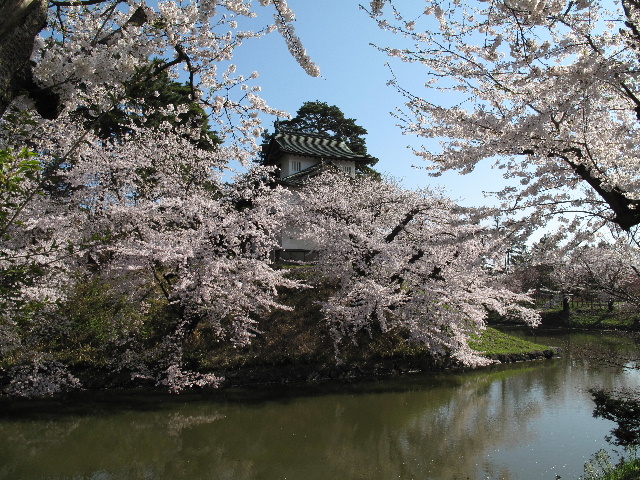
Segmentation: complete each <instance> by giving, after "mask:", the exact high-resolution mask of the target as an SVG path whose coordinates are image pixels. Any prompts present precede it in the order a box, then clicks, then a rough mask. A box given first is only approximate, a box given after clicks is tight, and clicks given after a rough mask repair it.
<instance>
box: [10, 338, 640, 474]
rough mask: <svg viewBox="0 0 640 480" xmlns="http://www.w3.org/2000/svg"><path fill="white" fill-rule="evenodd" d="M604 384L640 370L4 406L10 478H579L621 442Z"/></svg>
mask: <svg viewBox="0 0 640 480" xmlns="http://www.w3.org/2000/svg"><path fill="white" fill-rule="evenodd" d="M535 340H537V341H538V342H542V343H544V344H549V345H561V344H565V343H566V344H567V345H570V346H572V347H576V346H580V345H583V344H584V343H585V342H594V341H595V342H597V343H598V344H600V345H606V346H608V347H610V348H620V346H621V345H622V346H625V348H626V347H630V346H633V345H634V342H633V340H632V339H630V338H628V337H622V338H620V337H612V336H608V335H598V334H596V335H593V334H572V335H556V336H543V335H539V336H538V337H537V338H536V339H535ZM596 386H601V387H608V388H612V387H621V386H640V375H638V372H636V371H632V372H627V371H623V370H621V369H611V368H604V367H603V366H601V365H598V364H595V363H593V362H588V361H584V360H579V359H577V358H575V357H574V356H572V355H570V354H568V353H567V354H565V355H564V356H563V357H562V358H559V359H553V360H548V361H536V362H527V363H519V364H514V365H507V366H497V367H491V368H488V369H482V370H477V371H469V372H459V373H444V374H437V375H424V374H419V375H407V376H402V377H397V378H392V379H384V380H376V381H359V382H355V383H331V384H322V385H313V386H286V387H285V386H280V387H272V388H260V389H254V390H246V389H228V390H222V391H219V392H215V393H213V394H209V395H206V396H205V395H194V394H189V395H186V396H184V395H182V396H171V397H167V396H163V395H140V394H138V395H134V394H120V395H114V394H100V395H95V394H93V395H90V396H82V397H80V398H75V399H74V400H73V401H71V400H65V401H61V400H58V401H45V402H43V401H38V402H28V403H21V404H12V405H4V406H3V411H2V413H0V479H12V480H32V479H74V480H79V479H93V480H116V479H117V480H121V479H154V480H155V479H163V480H164V479H167V480H169V479H189V480H200V479H216V480H218V479H230V480H243V479H247V480H248V479H252V480H254V479H255V480H269V479H305V480H306V479H323V480H325V479H367V480H375V479H384V480H389V479H466V478H470V479H484V478H487V479H518V480H520V479H550V480H555V479H556V475H560V476H561V477H562V479H576V478H578V477H579V476H580V474H581V473H582V468H583V464H584V462H585V461H586V460H587V459H588V458H589V456H590V455H591V454H593V453H595V452H596V451H597V450H598V449H600V448H608V449H609V450H611V448H610V446H609V445H608V444H607V443H606V441H605V439H604V437H605V435H606V434H607V433H608V432H609V430H610V429H611V427H612V426H613V424H612V423H611V422H608V421H605V420H602V419H594V418H593V417H592V415H591V412H592V409H593V404H592V402H591V400H590V397H589V394H588V393H587V392H586V389H587V388H589V387H596Z"/></svg>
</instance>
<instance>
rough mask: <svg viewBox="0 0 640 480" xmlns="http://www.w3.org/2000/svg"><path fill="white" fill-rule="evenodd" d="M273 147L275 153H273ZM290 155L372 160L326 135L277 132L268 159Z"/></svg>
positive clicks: (340, 140)
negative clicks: (284, 154)
mask: <svg viewBox="0 0 640 480" xmlns="http://www.w3.org/2000/svg"><path fill="white" fill-rule="evenodd" d="M274 147H275V148H277V151H274ZM281 153H292V154H295V155H304V156H308V157H320V158H323V159H333V160H356V161H357V160H364V161H367V162H368V161H370V160H373V158H372V157H370V156H369V155H359V154H357V153H353V152H352V151H351V149H350V148H349V147H348V146H347V144H346V143H345V142H344V140H342V139H340V138H336V137H330V136H327V135H318V134H312V133H299V132H278V133H277V134H276V135H275V136H274V137H273V140H272V142H271V144H270V145H269V153H268V156H269V157H273V156H278V155H279V154H281Z"/></svg>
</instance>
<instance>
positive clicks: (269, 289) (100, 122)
mask: <svg viewBox="0 0 640 480" xmlns="http://www.w3.org/2000/svg"><path fill="white" fill-rule="evenodd" d="M254 4H255V2H249V1H241V0H220V1H207V2H174V1H165V2H159V3H156V2H148V3H147V2H144V1H132V2H126V3H125V2H120V1H116V0H114V1H94V0H91V1H83V0H81V1H71V2H66V1H52V2H50V3H49V9H48V19H47V27H46V29H45V30H43V31H42V33H41V34H40V35H39V36H37V37H36V38H35V46H34V49H33V52H32V54H31V62H32V63H29V65H28V72H27V73H26V75H28V76H29V78H30V81H31V82H32V83H33V85H35V87H34V88H31V86H29V88H25V89H18V90H12V91H11V92H7V96H6V98H4V97H3V102H5V103H3V104H2V105H1V107H2V113H3V115H2V118H1V119H0V132H1V133H0V149H1V151H2V152H3V155H4V154H5V153H6V155H5V156H6V158H8V159H10V160H11V162H10V161H7V162H4V160H3V168H4V166H5V164H7V165H8V167H7V168H9V167H11V165H12V164H13V163H16V161H17V160H16V159H19V158H20V157H19V154H17V153H16V152H21V151H23V149H24V148H28V151H30V152H33V153H34V155H35V156H34V157H33V158H34V159H35V161H36V162H37V165H35V164H34V165H33V166H34V169H32V170H28V169H27V170H25V171H27V172H32V173H33V174H30V175H29V176H27V177H25V178H20V179H16V180H15V181H14V182H13V184H14V185H15V186H16V192H18V193H19V195H18V197H20V198H19V199H18V200H19V201H14V200H12V201H7V202H4V203H3V205H2V206H1V207H2V208H3V210H2V212H3V222H4V220H5V219H9V220H10V221H8V222H5V223H6V225H5V224H4V223H3V226H2V228H3V231H2V235H3V239H2V240H3V245H2V247H3V251H2V256H1V257H0V269H2V272H7V271H9V269H10V268H11V265H12V264H13V263H15V259H16V258H22V259H25V258H28V259H30V261H31V262H32V264H34V265H35V264H36V263H34V262H36V261H37V265H38V266H42V267H46V268H44V271H43V272H41V273H42V275H41V276H40V277H39V278H35V277H33V276H31V277H30V278H31V279H33V281H31V280H30V281H29V282H26V281H25V282H22V284H20V285H17V286H16V288H15V289H12V290H11V294H12V295H13V297H11V298H10V299H9V300H11V302H13V304H16V305H17V304H18V303H20V302H23V303H25V302H27V301H30V299H32V298H33V299H39V300H42V302H41V303H42V305H43V307H42V308H40V309H39V310H37V311H31V312H29V315H26V316H25V317H24V318H23V319H21V320H20V321H16V317H15V316H12V315H5V314H4V313H6V312H3V316H2V318H1V319H0V330H1V331H2V333H3V335H2V336H1V337H0V354H1V355H2V357H1V358H0V368H3V369H5V373H6V375H7V376H8V377H7V376H4V378H9V383H8V384H5V385H4V386H2V387H1V388H2V389H3V391H4V392H5V393H9V394H12V395H31V394H46V393H53V392H55V391H59V390H61V389H65V388H76V387H78V386H79V381H78V379H77V378H75V377H74V376H73V374H72V373H71V371H70V370H69V368H68V365H65V364H64V362H62V361H60V359H59V358H58V357H57V356H56V354H55V351H52V350H51V349H47V348H45V346H46V345H47V342H46V339H47V338H53V337H55V336H56V335H58V336H64V335H65V334H67V333H69V328H71V326H70V325H69V324H68V322H67V323H65V320H64V319H62V318H60V316H56V315H55V312H52V309H55V308H56V306H55V302H56V301H64V299H65V296H66V295H67V292H69V290H70V288H71V286H72V285H73V284H74V282H76V281H77V279H78V278H84V277H86V276H87V275H89V276H90V275H94V276H95V275H99V276H100V277H102V278H105V279H107V280H110V281H111V283H112V284H113V285H117V286H118V288H120V289H121V290H122V294H123V295H126V296H128V297H129V298H130V299H131V301H134V302H142V303H140V305H143V304H144V299H141V298H139V297H140V296H141V292H143V291H145V289H146V290H147V291H148V289H149V288H150V287H149V286H150V285H153V286H154V288H155V289H156V290H157V291H159V292H161V295H163V296H164V297H165V300H166V303H167V305H168V306H169V307H171V308H172V309H173V310H174V315H173V316H172V317H171V322H170V324H169V325H167V326H165V327H166V328H165V329H164V333H163V335H162V336H161V338H158V339H156V340H157V341H156V343H155V344H154V345H140V344H139V342H137V338H138V337H137V336H136V334H137V333H138V331H139V330H140V329H141V328H143V326H140V325H136V324H132V325H130V326H128V327H127V328H124V329H121V330H120V331H118V332H114V333H113V337H112V338H110V339H109V340H108V341H109V342H110V343H111V344H112V346H114V349H113V351H114V352H115V353H114V356H113V357H112V358H111V359H110V360H109V362H110V365H109V368H110V369H112V370H114V371H115V370H122V369H124V370H125V371H129V372H131V374H132V375H134V376H137V377H146V378H150V379H152V380H154V381H155V382H156V383H157V384H159V385H165V386H166V387H167V388H169V389H171V390H180V389H181V388H184V387H188V386H192V385H209V384H215V383H216V382H217V381H218V379H217V378H216V377H215V375H213V374H198V373H195V372H189V371H188V369H187V368H186V366H185V365H184V360H183V347H184V344H185V342H186V341H188V340H189V338H191V337H192V336H193V335H194V334H195V332H196V330H197V329H199V328H202V327H203V326H205V327H206V328H208V329H209V330H210V331H213V332H215V334H216V335H218V336H219V338H220V339H223V340H228V341H230V342H233V343H234V344H236V345H240V346H241V345H245V344H247V343H248V342H249V341H250V339H251V337H252V336H253V335H254V334H255V333H256V328H255V322H256V319H257V318H259V316H261V315H263V314H265V313H266V312H268V311H269V310H271V309H273V308H278V307H280V305H279V304H278V303H277V289H278V288H279V287H283V286H286V287H293V286H295V285H296V284H295V282H292V281H290V280H287V279H286V278H285V277H284V274H285V272H284V271H282V270H276V269H273V268H272V267H271V265H270V262H269V254H270V253H271V251H272V250H273V249H274V248H275V246H276V243H275V239H276V236H277V235H276V234H277V232H278V231H279V229H280V228H282V218H283V212H284V210H283V208H282V206H281V204H280V203H279V202H280V201H281V199H283V198H286V193H280V194H278V193H277V192H278V189H275V190H274V189H272V188H271V187H267V186H266V184H265V183H264V181H265V179H267V178H269V176H268V175H267V173H266V172H264V171H262V170H261V169H253V170H252V171H251V172H249V173H248V174H246V175H244V176H241V177H238V178H237V179H236V180H235V181H234V182H232V183H231V184H227V183H225V182H223V181H222V174H223V172H225V171H227V170H228V162H229V160H230V159H235V160H239V161H240V162H244V163H247V162H248V160H249V159H251V158H252V157H253V156H254V155H255V153H256V151H257V142H256V141H257V139H259V138H260V136H261V134H262V127H261V123H260V122H261V120H260V114H261V113H267V114H273V113H275V114H278V115H280V116H285V114H284V113H282V112H279V111H276V110H275V109H273V108H271V107H269V106H268V105H267V104H266V102H265V101H264V100H263V99H262V98H260V96H259V91H260V87H259V86H258V85H255V79H256V78H257V77H258V73H257V72H252V73H244V74H242V73H239V72H237V71H236V67H235V66H234V65H233V64H232V63H231V60H232V58H233V53H234V50H235V49H236V48H238V47H240V46H241V45H242V44H243V43H245V42H248V41H252V40H254V39H259V38H260V37H262V36H263V35H266V34H268V33H270V32H272V31H276V30H277V31H279V32H280V34H282V36H283V37H284V39H285V41H286V43H287V45H288V47H289V50H290V52H291V53H292V55H293V56H294V57H295V58H296V59H297V60H298V61H299V63H300V64H301V66H302V67H303V68H305V69H306V70H307V72H308V73H309V74H311V75H318V74H319V71H318V69H317V67H316V66H315V65H314V64H313V62H311V60H310V58H309V57H308V55H307V54H306V52H305V51H304V48H303V47H302V45H301V43H300V40H299V39H298V38H297V36H296V34H295V31H294V29H293V27H292V22H293V20H294V18H295V17H294V14H293V12H292V11H291V10H290V9H289V7H288V5H287V3H286V1H285V0H274V1H270V0H260V2H259V5H254ZM34 5H35V3H34ZM38 5H40V6H41V4H40V3H38ZM254 7H255V8H254ZM269 8H271V9H272V12H273V14H274V17H273V20H272V21H268V22H266V25H265V26H264V28H263V29H261V30H258V31H253V30H249V29H241V28H240V25H241V23H242V21H243V20H247V21H254V20H252V19H253V18H254V17H256V16H257V12H256V10H257V11H259V12H268V10H267V9H269ZM40 11H41V9H40V10H38V12H40ZM33 12H34V11H33V10H28V9H27V10H25V11H24V12H23V13H24V15H26V16H24V15H23V16H18V17H19V18H18V17H16V18H14V17H11V18H9V20H11V22H9V23H6V22H5V23H1V24H0V33H1V34H2V36H0V44H2V45H3V46H4V45H5V44H4V43H2V42H4V41H5V40H6V38H7V37H5V35H4V33H5V32H6V31H9V30H11V31H17V30H20V28H21V27H20V25H21V24H20V21H21V20H24V19H25V18H28V17H29V15H30V14H31V13H33ZM21 15H22V14H21ZM14 20H16V21H17V23H16V22H14ZM16 25H17V26H16ZM29 25H30V27H29V29H28V31H26V33H25V31H23V32H22V33H23V34H24V35H25V36H26V37H28V36H29V35H34V34H35V33H34V32H37V31H38V28H36V27H37V25H36V26H35V27H34V25H33V24H31V23H30V24H29ZM16 28H17V30H15V29H16ZM34 29H35V30H34ZM18 56H19V55H18ZM179 67H183V70H184V72H185V73H184V74H183V75H184V76H183V77H182V78H183V79H184V78H186V81H187V87H188V92H189V93H188V94H189V97H190V102H182V101H181V102H176V103H168V104H166V105H164V104H162V103H163V102H157V101H156V102H154V101H148V102H145V99H144V98H131V97H130V96H131V95H132V94H133V93H132V92H136V91H145V89H144V88H136V84H138V85H139V86H143V85H152V84H153V83H152V81H154V80H157V79H162V78H163V76H166V75H168V76H169V77H170V78H171V79H178V78H180V77H179V76H180V75H181V74H180V71H179V70H178V68H179ZM23 73H24V71H23ZM10 81H11V82H12V83H11V84H12V85H14V84H15V83H16V79H15V78H13V79H10ZM20 93H23V95H19V94H20ZM158 94H159V95H160V94H161V93H160V92H158ZM162 94H164V93H162ZM10 101H12V103H11V104H10V105H9V106H8V107H7V103H8V102H10ZM194 105H195V107H194ZM199 114H206V115H207V119H203V120H202V121H189V122H183V121H182V120H181V119H184V118H185V116H187V117H188V118H190V119H193V117H194V115H199ZM113 115H116V116H117V117H118V121H119V128H118V133H117V135H115V134H114V135H109V134H106V135H105V129H104V128H101V127H102V126H104V125H105V123H106V120H107V119H108V117H110V116H113ZM145 118H150V119H152V120H153V121H150V122H144V119H145ZM163 118H165V119H166V121H162V119H163ZM173 118H175V120H174V121H172V119H173ZM207 122H208V123H209V124H210V125H211V126H212V128H215V130H216V132H217V136H218V137H219V139H220V140H222V141H223V142H224V143H223V144H221V145H212V144H211V142H208V141H206V139H204V140H205V141H198V140H199V139H200V140H202V139H203V135H206V134H207V132H208V131H207V129H203V128H202V126H203V125H205V124H206V123H207ZM214 143H215V142H214ZM24 151H26V150H24ZM4 158H5V157H3V159H4ZM25 161H30V160H28V159H27V160H25ZM29 165H31V164H29ZM29 165H27V164H26V163H24V162H23V167H24V168H25V169H26V168H27V167H28V166H29ZM23 177H24V175H23ZM20 189H21V190H20ZM20 192H23V193H20ZM3 194H4V192H3ZM23 200H24V201H23ZM3 201H4V197H3ZM5 207H6V209H5ZM5 210H6V212H5ZM5 213H6V215H5ZM5 227H6V228H5ZM25 278H26V277H25ZM3 286H4V285H3ZM7 298H8V297H7V296H5V297H4V298H3V302H4V301H5V299H7ZM7 365H8V366H7ZM7 369H8V370H7Z"/></svg>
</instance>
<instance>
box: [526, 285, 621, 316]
mask: <svg viewBox="0 0 640 480" xmlns="http://www.w3.org/2000/svg"><path fill="white" fill-rule="evenodd" d="M533 299H534V302H535V306H536V308H540V309H542V310H551V309H554V308H563V304H564V305H565V307H564V308H569V310H594V311H597V310H607V311H610V310H613V302H612V300H610V299H608V298H603V297H602V296H600V295H597V294H595V293H594V294H589V293H586V294H575V293H563V292H555V291H551V290H536V291H535V293H534V294H533Z"/></svg>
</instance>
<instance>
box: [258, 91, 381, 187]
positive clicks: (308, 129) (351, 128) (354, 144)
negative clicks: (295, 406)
mask: <svg viewBox="0 0 640 480" xmlns="http://www.w3.org/2000/svg"><path fill="white" fill-rule="evenodd" d="M275 126H276V129H278V128H281V129H286V130H289V131H296V132H303V133H317V134H322V135H331V136H340V137H342V138H344V140H345V143H346V144H347V146H348V147H349V148H350V149H351V151H352V152H354V153H357V154H359V155H367V146H366V140H365V138H364V135H366V134H367V130H366V129H365V128H364V127H361V126H360V125H358V124H357V123H356V120H355V119H353V118H346V117H345V115H344V113H343V112H342V110H340V108H339V107H338V106H336V105H329V104H328V103H326V102H321V101H319V100H316V101H313V102H304V103H303V104H302V106H301V107H300V108H299V109H298V111H297V112H296V116H295V117H293V118H291V119H290V120H278V121H277V122H276V124H275ZM273 135H274V134H273V133H270V132H268V131H266V132H265V133H264V135H263V136H264V140H265V142H267V143H268V142H269V141H270V140H271V138H272V137H273ZM377 162H378V159H376V158H373V157H372V158H371V162H370V163H369V165H375V164H376V163H377ZM369 165H358V167H357V168H358V172H359V173H360V174H367V175H372V176H374V177H375V178H380V174H379V173H378V172H376V171H375V170H374V169H373V168H371V167H370V166H369Z"/></svg>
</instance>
